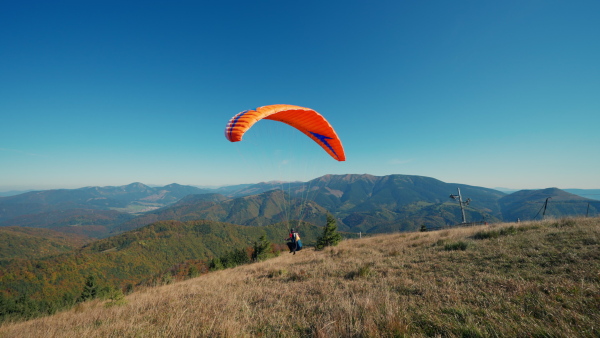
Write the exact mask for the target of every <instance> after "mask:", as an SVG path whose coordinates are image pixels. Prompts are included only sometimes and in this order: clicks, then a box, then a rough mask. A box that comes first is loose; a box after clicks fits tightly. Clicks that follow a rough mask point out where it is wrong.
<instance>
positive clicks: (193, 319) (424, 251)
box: [0, 218, 600, 337]
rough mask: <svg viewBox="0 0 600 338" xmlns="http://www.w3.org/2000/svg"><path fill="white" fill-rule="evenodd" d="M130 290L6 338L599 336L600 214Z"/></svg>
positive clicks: (332, 253)
mask: <svg viewBox="0 0 600 338" xmlns="http://www.w3.org/2000/svg"><path fill="white" fill-rule="evenodd" d="M462 249H464V250H462ZM126 299H127V304H125V305H120V306H111V307H106V305H105V302H101V301H93V302H88V303H84V304H81V305H79V306H78V307H76V308H74V309H72V310H70V311H66V312H62V313H59V314H56V315H54V316H50V317H45V318H38V319H34V320H30V321H27V322H21V323H6V324H4V325H3V326H2V327H0V337H203V336H206V337H208V336H210V337H244V336H268V337H271V336H281V337H300V336H314V337H387V336H447V337H460V336H464V337H478V336H482V337H487V336H501V337H517V336H523V337H525V336H548V337H550V336H569V337H575V336H577V337H580V336H583V337H586V336H590V337H592V336H596V337H597V336H599V335H600V328H599V326H600V219H598V218H594V219H577V220H554V221H553V220H551V221H543V222H536V223H520V224H501V225H495V226H481V227H473V228H457V229H452V230H442V231H436V232H428V233H401V234H390V235H380V236H374V237H370V238H363V239H360V240H347V241H344V242H342V243H341V244H340V245H339V246H337V247H333V248H328V249H326V250H324V251H321V252H316V251H313V250H312V249H307V250H304V251H300V252H298V253H297V254H296V255H290V254H287V253H285V254H283V255H282V256H280V257H277V258H274V259H271V260H268V261H265V262H261V263H255V264H251V265H247V266H242V267H238V268H235V269H229V270H223V271H218V272H213V273H209V274H206V275H203V276H200V277H198V278H195V279H190V280H187V281H184V282H179V283H175V284H171V285H166V286H161V287H156V288H148V289H144V290H141V291H138V292H136V293H133V294H131V295H129V296H127V297H126Z"/></svg>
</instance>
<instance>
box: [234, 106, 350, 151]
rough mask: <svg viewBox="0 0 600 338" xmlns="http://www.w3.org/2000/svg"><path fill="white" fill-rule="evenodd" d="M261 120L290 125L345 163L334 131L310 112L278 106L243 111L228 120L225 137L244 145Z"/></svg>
mask: <svg viewBox="0 0 600 338" xmlns="http://www.w3.org/2000/svg"><path fill="white" fill-rule="evenodd" d="M262 119H267V120H273V121H280V122H283V123H286V124H289V125H290V126H292V127H294V128H296V129H298V130H300V131H301V132H303V133H304V134H305V135H306V136H308V137H310V138H311V139H312V140H313V141H315V142H316V143H317V144H318V145H320V146H321V147H322V148H323V149H324V150H325V151H326V152H327V153H328V154H329V155H331V157H333V158H334V159H336V160H338V161H345V160H346V155H345V154H344V147H343V146H342V141H340V138H339V137H338V136H337V134H336V132H335V130H334V129H333V127H332V126H331V125H330V124H329V122H327V120H326V119H325V118H324V117H323V116H322V115H321V114H319V113H317V112H316V111H314V110H312V109H310V108H304V107H299V106H292V105H287V104H275V105H271V106H264V107H260V108H257V109H256V110H246V111H243V112H241V113H239V114H237V115H235V116H234V117H232V118H231V120H229V122H228V123H227V127H226V128H225V137H226V138H227V139H228V140H229V141H231V142H238V141H241V140H242V136H244V133H245V132H246V131H248V129H250V127H252V125H254V124H255V123H256V122H258V121H260V120H262Z"/></svg>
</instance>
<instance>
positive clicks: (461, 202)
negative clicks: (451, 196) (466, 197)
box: [456, 188, 467, 223]
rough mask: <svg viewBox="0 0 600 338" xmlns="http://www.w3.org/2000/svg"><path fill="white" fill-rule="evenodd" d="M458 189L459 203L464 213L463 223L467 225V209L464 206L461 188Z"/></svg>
mask: <svg viewBox="0 0 600 338" xmlns="http://www.w3.org/2000/svg"><path fill="white" fill-rule="evenodd" d="M456 189H458V203H459V204H460V211H461V212H462V222H463V223H467V218H466V217H465V208H464V206H463V200H462V195H461V194H460V188H456Z"/></svg>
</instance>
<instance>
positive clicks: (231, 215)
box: [0, 174, 600, 238]
mask: <svg viewBox="0 0 600 338" xmlns="http://www.w3.org/2000/svg"><path fill="white" fill-rule="evenodd" d="M457 189H460V192H461V194H462V196H463V199H464V200H465V201H466V200H467V199H469V200H470V203H469V204H468V205H466V206H465V216H466V220H467V222H476V221H486V222H499V221H515V220H517V219H520V220H530V219H533V218H535V217H538V218H539V217H541V216H542V215H544V214H545V216H553V217H562V216H570V215H579V216H581V215H586V214H587V215H590V216H593V215H597V214H598V212H599V211H600V201H598V200H592V199H588V198H584V197H581V196H578V195H574V194H571V193H568V192H566V191H563V190H560V189H556V188H549V189H542V190H521V191H517V192H514V193H511V194H508V195H507V194H505V193H503V192H501V191H498V190H494V189H488V188H483V187H476V186H470V185H465V184H455V183H445V182H442V181H440V180H437V179H434V178H430V177H424V176H414V175H388V176H374V175H368V174H362V175H350V174H349V175H325V176H322V177H319V178H316V179H313V180H310V181H308V182H289V183H283V182H263V183H259V184H243V185H236V186H229V187H221V188H218V189H201V188H197V187H192V186H184V185H179V184H170V185H167V186H164V187H149V186H146V185H144V184H141V183H132V184H129V185H126V186H119V187H86V188H81V189H58V190H45V191H32V192H27V193H23V194H19V195H14V196H8V197H0V226H27V227H38V228H46V229H52V230H56V231H60V232H66V233H74V234H79V235H85V236H89V237H94V238H104V237H108V236H113V235H116V234H119V233H122V232H125V231H129V230H133V229H137V228H140V227H143V226H145V225H148V224H151V223H154V222H156V221H161V220H178V221H192V220H212V221H217V222H227V223H233V224H239V225H248V226H261V225H269V224H274V223H280V222H285V221H289V220H303V221H306V222H309V223H313V224H317V225H323V224H324V221H325V216H326V214H327V213H331V214H333V215H334V216H335V217H336V219H337V221H338V226H339V228H340V230H343V231H350V232H356V233H358V232H363V233H382V232H396V231H410V230H416V229H418V228H419V227H421V226H422V225H425V226H428V227H429V226H431V227H437V226H446V225H453V224H457V223H461V222H462V214H461V209H460V205H459V204H458V203H457V201H455V200H453V199H451V198H449V196H450V194H457V191H458V190H457ZM547 197H551V199H549V203H548V206H547V208H546V210H545V212H543V213H540V212H539V211H540V210H541V207H542V206H543V205H544V203H545V201H546V198H547Z"/></svg>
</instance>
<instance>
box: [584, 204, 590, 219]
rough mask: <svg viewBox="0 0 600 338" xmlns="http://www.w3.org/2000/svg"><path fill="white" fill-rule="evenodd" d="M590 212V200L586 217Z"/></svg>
mask: <svg viewBox="0 0 600 338" xmlns="http://www.w3.org/2000/svg"><path fill="white" fill-rule="evenodd" d="M589 214H590V202H588V207H587V211H586V212H585V217H586V218H587V217H588V215H589Z"/></svg>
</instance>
